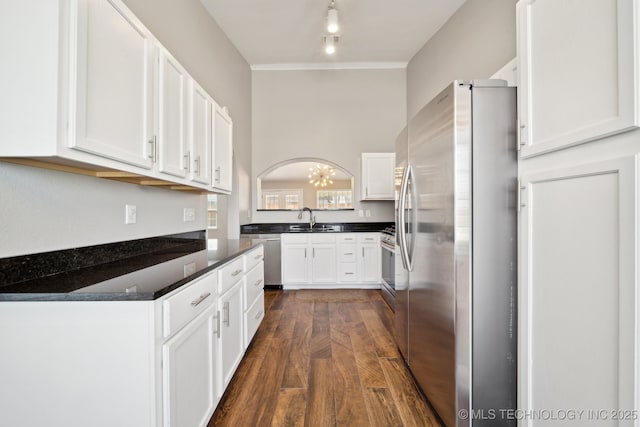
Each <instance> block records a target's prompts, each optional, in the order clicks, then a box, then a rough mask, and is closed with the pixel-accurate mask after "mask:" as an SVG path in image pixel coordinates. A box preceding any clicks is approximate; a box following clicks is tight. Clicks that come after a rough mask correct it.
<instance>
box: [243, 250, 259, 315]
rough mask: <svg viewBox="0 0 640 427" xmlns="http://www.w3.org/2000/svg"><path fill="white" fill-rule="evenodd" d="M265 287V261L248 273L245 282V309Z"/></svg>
mask: <svg viewBox="0 0 640 427" xmlns="http://www.w3.org/2000/svg"><path fill="white" fill-rule="evenodd" d="M263 289H264V263H262V262H261V263H260V264H258V265H257V266H255V267H254V268H253V270H251V271H250V272H248V273H247V279H246V280H245V282H244V310H245V311H246V310H247V309H248V308H249V307H250V306H251V304H253V301H254V300H255V299H256V297H257V296H258V295H259V294H260V292H262V290H263Z"/></svg>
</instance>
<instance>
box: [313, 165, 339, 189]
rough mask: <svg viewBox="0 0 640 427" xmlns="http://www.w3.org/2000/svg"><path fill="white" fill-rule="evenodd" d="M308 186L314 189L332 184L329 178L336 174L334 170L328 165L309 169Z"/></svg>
mask: <svg viewBox="0 0 640 427" xmlns="http://www.w3.org/2000/svg"><path fill="white" fill-rule="evenodd" d="M309 172H310V173H309V184H313V185H314V186H316V187H326V186H327V185H329V184H333V181H332V180H331V178H332V177H333V176H334V175H335V174H336V171H335V169H333V168H332V167H331V166H329V165H321V164H317V165H316V167H315V169H314V168H309Z"/></svg>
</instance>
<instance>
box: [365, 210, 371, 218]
mask: <svg viewBox="0 0 640 427" xmlns="http://www.w3.org/2000/svg"><path fill="white" fill-rule="evenodd" d="M364 214H365V216H366V217H367V218H370V217H371V211H370V210H369V209H367V210H366V211H365V213H364Z"/></svg>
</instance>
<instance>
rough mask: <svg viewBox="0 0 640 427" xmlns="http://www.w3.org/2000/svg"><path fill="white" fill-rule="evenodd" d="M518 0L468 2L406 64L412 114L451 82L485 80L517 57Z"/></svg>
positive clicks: (478, 0) (408, 108)
mask: <svg viewBox="0 0 640 427" xmlns="http://www.w3.org/2000/svg"><path fill="white" fill-rule="evenodd" d="M516 2H517V1H516V0H467V1H466V2H465V3H464V5H462V7H460V9H458V11H457V12H456V13H455V14H454V15H453V16H452V17H451V18H450V19H449V20H448V21H447V22H446V24H445V25H443V26H442V28H441V29H440V30H439V31H438V32H437V33H436V34H435V35H434V36H433V37H432V38H431V39H430V40H429V41H428V42H427V43H425V45H424V46H423V47H422V49H420V51H418V53H417V54H416V55H415V56H414V57H413V58H412V59H411V61H410V62H409V65H408V66H407V113H408V117H413V116H414V115H415V114H416V113H417V112H418V111H419V110H420V109H421V108H422V107H423V106H424V105H425V104H426V103H428V102H429V101H430V100H431V99H432V98H433V97H434V96H436V95H437V94H438V93H439V92H440V91H441V90H442V89H444V88H445V87H446V86H447V85H448V84H449V83H451V82H452V81H453V80H457V79H459V80H468V79H486V78H489V77H491V76H492V75H493V74H494V73H495V72H496V71H498V70H499V69H500V68H502V66H503V65H505V64H506V63H507V62H509V61H510V60H511V59H512V58H514V57H515V56H516V16H515V14H516V11H515V6H516Z"/></svg>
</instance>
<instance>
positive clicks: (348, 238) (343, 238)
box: [338, 233, 356, 243]
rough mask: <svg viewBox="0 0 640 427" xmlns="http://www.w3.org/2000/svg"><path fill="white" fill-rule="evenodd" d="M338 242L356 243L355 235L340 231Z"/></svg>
mask: <svg viewBox="0 0 640 427" xmlns="http://www.w3.org/2000/svg"><path fill="white" fill-rule="evenodd" d="M338 243H356V235H355V234H354V233H340V234H339V235H338Z"/></svg>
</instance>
